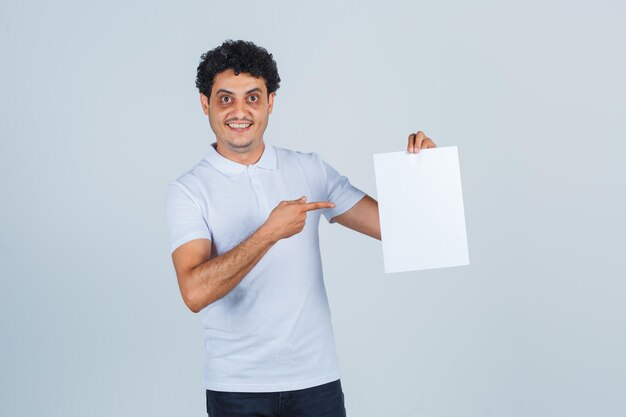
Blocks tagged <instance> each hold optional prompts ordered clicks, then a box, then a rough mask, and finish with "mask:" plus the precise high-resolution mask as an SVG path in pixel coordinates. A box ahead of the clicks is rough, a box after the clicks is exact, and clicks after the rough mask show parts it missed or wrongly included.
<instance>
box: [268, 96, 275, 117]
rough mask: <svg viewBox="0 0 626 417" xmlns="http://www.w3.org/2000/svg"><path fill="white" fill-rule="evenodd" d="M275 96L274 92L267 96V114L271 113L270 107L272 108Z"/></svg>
mask: <svg viewBox="0 0 626 417" xmlns="http://www.w3.org/2000/svg"><path fill="white" fill-rule="evenodd" d="M275 96H276V93H275V92H274V93H270V95H269V97H268V98H267V101H268V104H267V114H272V109H273V108H274V97H275Z"/></svg>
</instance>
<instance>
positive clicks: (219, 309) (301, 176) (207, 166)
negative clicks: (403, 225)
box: [166, 142, 365, 392]
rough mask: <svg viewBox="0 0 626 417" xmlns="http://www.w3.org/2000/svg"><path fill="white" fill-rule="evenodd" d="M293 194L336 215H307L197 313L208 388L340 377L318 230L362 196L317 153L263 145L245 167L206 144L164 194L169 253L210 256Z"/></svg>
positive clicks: (291, 386)
mask: <svg viewBox="0 0 626 417" xmlns="http://www.w3.org/2000/svg"><path fill="white" fill-rule="evenodd" d="M213 145H215V144H213ZM301 196H306V197H307V202H314V201H330V202H333V203H335V207H334V208H332V209H323V210H313V211H310V212H308V214H307V221H306V225H305V227H304V230H303V231H302V232H300V233H298V234H296V235H294V236H292V237H290V238H287V239H282V240H280V241H278V242H277V243H276V244H275V245H274V246H272V247H271V248H270V250H269V251H268V252H267V253H266V254H265V256H263V258H262V259H261V260H260V261H259V262H258V263H257V264H256V265H255V267H254V268H253V269H252V270H251V271H250V272H249V273H248V275H246V277H245V278H244V279H243V280H242V281H241V282H240V283H239V284H238V285H237V286H236V287H235V288H234V289H233V290H232V291H230V292H229V293H228V294H227V295H226V296H224V297H223V298H221V299H220V300H217V301H215V302H214V303H212V304H210V305H208V306H207V307H206V308H204V309H203V310H202V312H201V314H202V316H203V317H202V322H203V327H204V347H205V355H204V383H205V387H206V388H207V389H210V390H216V391H231V392H272V391H288V390H296V389H303V388H309V387H313V386H316V385H321V384H324V383H327V382H331V381H334V380H337V379H339V366H338V363H337V357H336V353H335V341H334V337H333V329H332V324H331V318H330V310H329V308H328V299H327V297H326V290H325V287H324V280H323V277H322V263H321V257H320V250H319V237H318V226H319V220H320V216H321V214H324V216H325V217H326V219H327V220H329V221H330V220H331V219H332V218H333V217H335V216H337V215H339V214H341V213H344V212H345V211H347V210H348V209H350V208H351V207H352V206H353V205H354V204H356V203H357V202H358V201H359V200H360V199H361V198H363V197H364V196H365V193H364V192H363V191H361V190H359V189H357V188H355V187H354V186H352V185H351V184H350V182H349V181H348V179H347V178H346V177H344V176H341V175H340V174H339V173H338V172H337V171H336V170H335V169H333V168H332V167H331V166H330V165H328V164H327V163H326V162H324V161H322V160H321V159H320V157H319V156H318V155H317V154H315V153H301V152H295V151H291V150H288V149H282V148H276V147H273V146H271V145H270V144H269V143H267V142H265V150H264V152H263V155H262V156H261V158H260V159H259V161H258V162H257V163H256V164H254V165H242V164H239V163H236V162H234V161H231V160H229V159H226V158H224V157H223V156H221V155H220V154H219V153H218V152H217V151H216V150H215V148H214V146H210V147H209V152H208V154H207V155H206V157H205V158H204V159H203V160H202V161H200V162H199V163H198V164H196V165H195V166H194V167H193V168H192V169H191V170H189V171H188V172H187V173H185V174H184V175H182V176H181V177H179V178H178V179H177V180H175V181H173V182H171V183H170V184H168V186H167V191H166V217H167V223H168V227H169V232H170V244H171V246H170V249H171V251H172V252H173V251H174V250H175V249H176V248H177V247H179V246H180V245H182V244H183V243H185V242H188V241H190V240H193V239H198V238H203V239H210V240H211V241H212V254H211V257H212V258H213V257H216V256H219V255H222V254H224V253H225V252H227V251H229V250H230V249H232V248H234V247H235V246H237V245H238V244H239V243H241V242H242V241H243V240H245V239H246V238H248V237H249V236H250V235H251V234H252V233H253V232H254V231H255V230H256V229H257V228H258V227H259V226H261V225H262V224H263V222H265V220H266V219H267V217H268V216H269V214H270V212H271V211H272V209H274V207H276V206H277V205H278V203H280V202H281V201H282V200H295V199H297V198H300V197H301Z"/></svg>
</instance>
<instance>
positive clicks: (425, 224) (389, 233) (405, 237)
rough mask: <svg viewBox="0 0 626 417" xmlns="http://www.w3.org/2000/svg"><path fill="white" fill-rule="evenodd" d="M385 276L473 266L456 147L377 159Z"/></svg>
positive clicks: (399, 153) (382, 154)
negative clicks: (449, 267) (422, 270)
mask: <svg viewBox="0 0 626 417" xmlns="http://www.w3.org/2000/svg"><path fill="white" fill-rule="evenodd" d="M374 169H375V171H376V189H377V191H378V207H379V212H380V226H381V234H382V241H383V242H382V243H383V258H384V262H385V272H386V273H390V272H403V271H416V270H420V269H430V268H443V267H448V266H459V265H468V264H469V254H468V250H467V232H466V229H465V213H464V211H463V193H462V190H461V173H460V169H459V157H458V151H457V147H456V146H450V147H443V148H434V149H422V150H420V152H419V153H417V154H410V153H407V152H391V153H381V154H375V155H374Z"/></svg>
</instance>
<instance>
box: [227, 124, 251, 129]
mask: <svg viewBox="0 0 626 417" xmlns="http://www.w3.org/2000/svg"><path fill="white" fill-rule="evenodd" d="M228 126H230V127H232V128H233V129H245V128H246V127H248V126H250V123H229V124H228Z"/></svg>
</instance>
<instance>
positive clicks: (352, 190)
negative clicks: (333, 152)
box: [319, 158, 365, 223]
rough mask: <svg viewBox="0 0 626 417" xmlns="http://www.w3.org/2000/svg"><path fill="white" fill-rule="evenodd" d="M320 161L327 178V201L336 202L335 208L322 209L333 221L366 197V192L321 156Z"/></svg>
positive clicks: (325, 215) (327, 217)
mask: <svg viewBox="0 0 626 417" xmlns="http://www.w3.org/2000/svg"><path fill="white" fill-rule="evenodd" d="M319 161H320V164H321V165H322V170H323V171H324V178H325V180H326V192H327V200H326V201H330V202H331V203H335V207H334V208H332V209H324V210H323V211H322V212H323V214H324V217H326V220H328V221H329V222H331V219H332V218H333V217H335V216H339V215H340V214H343V213H345V212H346V211H348V210H349V209H351V208H352V206H354V205H355V204H356V203H358V202H359V201H360V200H361V199H362V198H363V197H365V193H364V192H363V191H361V190H359V189H358V188H356V187H355V186H353V185H352V184H350V181H348V178H347V177H345V176H343V175H341V174H339V172H337V170H336V169H335V168H333V167H331V166H330V165H329V164H327V163H326V162H324V161H323V160H322V159H321V158H319ZM331 223H332V222H331Z"/></svg>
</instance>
